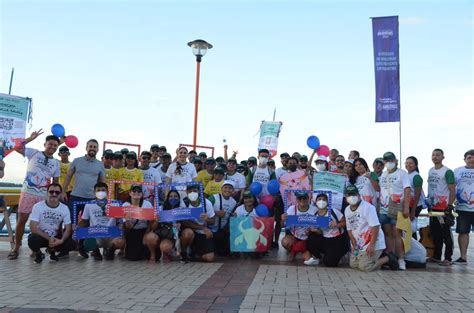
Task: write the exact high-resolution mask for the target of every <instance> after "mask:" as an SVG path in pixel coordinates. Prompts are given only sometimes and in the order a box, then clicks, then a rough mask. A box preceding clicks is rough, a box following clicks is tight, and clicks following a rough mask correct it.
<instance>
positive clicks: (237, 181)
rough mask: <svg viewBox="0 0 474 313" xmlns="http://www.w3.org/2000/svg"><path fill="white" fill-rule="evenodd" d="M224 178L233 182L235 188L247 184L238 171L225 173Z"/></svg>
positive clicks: (242, 187) (240, 187)
mask: <svg viewBox="0 0 474 313" xmlns="http://www.w3.org/2000/svg"><path fill="white" fill-rule="evenodd" d="M224 179H225V180H230V181H231V182H233V183H234V189H235V190H239V189H245V187H246V186H247V185H246V182H245V177H244V175H242V174H240V173H239V172H235V173H234V174H232V175H230V174H225V176H224Z"/></svg>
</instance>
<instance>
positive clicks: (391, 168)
mask: <svg viewBox="0 0 474 313" xmlns="http://www.w3.org/2000/svg"><path fill="white" fill-rule="evenodd" d="M395 166H397V164H396V163H393V162H387V163H385V168H387V170H389V171H391V170H393V169H394V168H395Z"/></svg>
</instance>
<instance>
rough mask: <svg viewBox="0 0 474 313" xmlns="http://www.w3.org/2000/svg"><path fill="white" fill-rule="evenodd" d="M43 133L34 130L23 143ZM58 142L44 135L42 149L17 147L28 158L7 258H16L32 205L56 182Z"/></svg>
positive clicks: (43, 196)
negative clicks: (12, 239) (13, 234)
mask: <svg viewBox="0 0 474 313" xmlns="http://www.w3.org/2000/svg"><path fill="white" fill-rule="evenodd" d="M41 134H43V131H42V130H41V129H40V130H39V131H34V132H33V133H31V136H30V137H28V138H26V139H25V144H27V143H29V142H31V141H33V140H35V139H36V138H38V136H40V135H41ZM59 144H60V141H59V138H58V137H56V136H53V135H49V136H47V137H46V141H45V143H44V151H42V152H41V151H38V150H36V149H32V148H25V147H24V146H21V147H19V148H18V149H17V150H16V151H17V152H18V153H20V154H21V155H23V156H26V157H27V158H28V165H27V170H26V178H25V181H24V182H23V187H22V188H21V194H20V201H19V204H18V220H17V222H16V228H15V247H14V248H13V249H12V251H11V252H10V254H8V259H9V260H15V259H17V258H18V252H19V249H20V246H21V241H22V239H23V233H24V231H25V224H26V221H27V220H28V217H29V216H30V213H31V210H32V209H33V206H34V205H35V204H36V203H38V202H40V201H43V200H44V199H45V198H46V192H47V188H48V186H49V185H50V184H51V181H52V182H53V183H58V180H59V176H60V173H59V168H60V166H59V161H58V160H56V159H54V158H53V155H54V153H55V152H56V150H57V149H58V146H59Z"/></svg>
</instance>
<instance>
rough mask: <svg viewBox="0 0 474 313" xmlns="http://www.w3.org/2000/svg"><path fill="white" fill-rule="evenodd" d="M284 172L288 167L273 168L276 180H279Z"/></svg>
mask: <svg viewBox="0 0 474 313" xmlns="http://www.w3.org/2000/svg"><path fill="white" fill-rule="evenodd" d="M285 173H288V169H284V168H283V167H279V168H277V169H276V170H275V176H276V179H277V180H280V177H282V176H283V175H284V174H285Z"/></svg>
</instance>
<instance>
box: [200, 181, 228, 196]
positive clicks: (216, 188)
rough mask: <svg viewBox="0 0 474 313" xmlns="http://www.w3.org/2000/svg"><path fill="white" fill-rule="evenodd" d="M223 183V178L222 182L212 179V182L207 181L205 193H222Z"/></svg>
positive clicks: (210, 194) (209, 194)
mask: <svg viewBox="0 0 474 313" xmlns="http://www.w3.org/2000/svg"><path fill="white" fill-rule="evenodd" d="M223 184H224V180H221V181H220V182H216V181H215V180H211V181H210V182H208V183H207V186H206V188H205V189H204V193H205V194H206V195H208V196H212V195H215V194H219V193H221V188H222V185H223Z"/></svg>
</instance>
